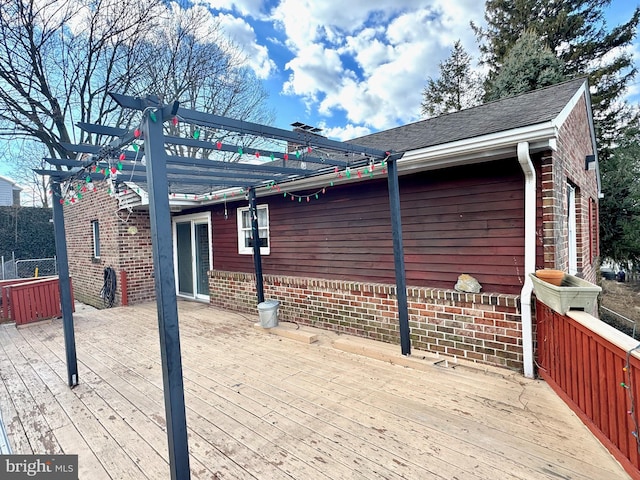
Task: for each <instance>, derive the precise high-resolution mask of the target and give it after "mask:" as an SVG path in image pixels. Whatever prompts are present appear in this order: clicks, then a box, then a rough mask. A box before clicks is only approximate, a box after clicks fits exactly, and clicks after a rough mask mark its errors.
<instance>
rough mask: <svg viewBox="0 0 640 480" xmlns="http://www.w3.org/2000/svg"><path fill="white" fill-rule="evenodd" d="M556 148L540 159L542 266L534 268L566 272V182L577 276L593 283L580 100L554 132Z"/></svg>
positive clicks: (591, 179) (586, 141)
mask: <svg viewBox="0 0 640 480" xmlns="http://www.w3.org/2000/svg"><path fill="white" fill-rule="evenodd" d="M557 145H558V148H557V150H556V151H554V152H553V153H552V156H549V155H547V156H544V157H543V158H542V169H541V175H542V208H543V232H542V235H543V245H544V247H543V248H544V265H538V266H537V267H538V268H557V269H560V270H564V271H567V270H568V262H569V256H568V250H569V248H568V230H567V214H568V213H567V195H568V194H567V183H568V182H570V183H571V184H573V185H574V186H575V187H576V213H577V215H576V217H577V218H576V223H577V225H576V227H577V257H578V276H580V277H582V278H584V279H585V280H587V281H590V282H592V283H595V282H596V268H597V258H596V255H595V254H597V248H594V243H595V242H597V238H596V239H594V238H593V237H594V236H595V235H597V231H595V229H594V228H590V227H593V224H594V218H595V217H597V212H596V211H594V212H592V214H591V217H590V207H589V204H590V203H591V204H592V207H591V211H593V210H594V209H595V210H597V204H598V201H597V199H598V191H597V181H596V172H595V171H591V170H585V157H586V156H587V155H591V154H593V153H594V152H593V145H592V143H591V134H590V131H589V123H588V117H587V108H586V102H585V99H584V97H583V98H582V99H581V100H580V101H579V102H578V103H577V104H576V105H575V107H574V108H573V110H572V111H571V113H570V114H569V116H568V117H567V119H566V120H565V122H564V123H563V124H562V127H561V128H560V131H559V133H558V141H557Z"/></svg>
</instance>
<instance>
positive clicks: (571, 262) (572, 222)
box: [567, 183, 578, 275]
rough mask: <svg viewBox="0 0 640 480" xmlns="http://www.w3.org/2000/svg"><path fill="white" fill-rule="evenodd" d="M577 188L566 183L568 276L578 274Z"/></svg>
mask: <svg viewBox="0 0 640 480" xmlns="http://www.w3.org/2000/svg"><path fill="white" fill-rule="evenodd" d="M577 201H578V187H576V186H575V185H573V184H571V183H567V247H568V250H567V266H568V271H569V275H576V274H577V273H578V212H577V208H578V203H577Z"/></svg>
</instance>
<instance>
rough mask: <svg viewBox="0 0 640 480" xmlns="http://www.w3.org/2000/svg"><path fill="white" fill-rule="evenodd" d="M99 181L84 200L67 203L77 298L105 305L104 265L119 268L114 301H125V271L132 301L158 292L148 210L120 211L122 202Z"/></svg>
mask: <svg viewBox="0 0 640 480" xmlns="http://www.w3.org/2000/svg"><path fill="white" fill-rule="evenodd" d="M96 187H97V191H96V192H87V193H85V194H84V195H83V197H82V199H81V200H78V201H76V202H75V203H73V204H69V205H65V206H64V218H65V230H66V239H67V251H68V256H69V273H70V275H71V277H72V278H73V287H74V295H75V298H76V300H78V301H80V302H82V303H86V304H88V305H93V306H95V307H99V308H100V307H102V306H103V301H102V298H101V297H100V290H101V289H102V286H103V283H104V269H105V268H106V267H112V268H113V269H114V270H115V271H116V274H117V290H116V301H115V304H116V305H120V304H121V302H122V285H121V282H120V280H121V272H123V271H125V272H126V275H127V296H128V301H129V303H136V302H142V301H146V300H151V299H153V298H155V290H154V285H153V277H152V271H153V257H152V253H151V229H150V225H149V215H148V213H147V212H137V213H132V214H131V215H129V213H128V212H127V211H126V210H124V211H118V202H117V200H116V199H115V198H113V197H111V196H110V195H109V194H108V193H107V189H108V185H107V184H106V182H99V183H96ZM94 220H97V221H98V222H99V226H100V258H94V257H93V230H92V225H91V222H92V221H94Z"/></svg>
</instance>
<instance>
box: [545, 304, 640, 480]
mask: <svg viewBox="0 0 640 480" xmlns="http://www.w3.org/2000/svg"><path fill="white" fill-rule="evenodd" d="M536 321H537V327H536V328H537V344H538V345H537V348H538V351H537V359H538V366H539V370H538V373H539V375H540V376H541V377H542V378H543V379H544V380H546V381H547V383H548V384H549V385H550V386H551V387H552V388H553V389H554V390H555V391H556V393H558V395H560V397H561V398H562V399H563V400H564V401H565V402H566V403H567V404H568V405H569V406H570V407H571V408H572V409H573V411H574V412H575V413H576V414H577V415H578V416H579V417H580V418H581V419H582V421H583V422H584V423H585V425H586V426H587V427H589V429H590V430H591V431H592V432H593V434H594V435H595V436H596V437H598V439H599V440H600V441H601V442H602V444H603V445H604V446H605V447H607V449H609V451H610V452H611V453H612V454H613V455H614V456H615V457H616V459H617V460H618V461H619V462H620V464H621V465H622V466H623V467H624V469H625V470H626V471H627V472H628V473H629V475H631V477H632V478H634V479H636V480H638V479H640V454H639V447H640V443H639V439H638V435H640V432H639V431H638V429H639V428H640V427H639V425H638V418H639V417H640V412H639V411H638V409H640V403H639V402H640V345H639V344H638V341H636V340H634V339H632V338H631V337H629V336H628V335H625V334H624V333H622V332H620V331H618V330H616V329H614V328H613V327H610V326H609V325H607V324H605V323H604V322H602V321H600V320H598V319H597V318H594V317H592V316H591V315H588V314H586V313H585V312H579V311H569V312H568V313H567V315H560V314H558V313H556V312H554V311H553V310H551V309H550V308H549V307H548V306H546V305H545V304H543V303H541V302H539V301H538V302H537V303H536ZM636 348H638V349H637V350H636Z"/></svg>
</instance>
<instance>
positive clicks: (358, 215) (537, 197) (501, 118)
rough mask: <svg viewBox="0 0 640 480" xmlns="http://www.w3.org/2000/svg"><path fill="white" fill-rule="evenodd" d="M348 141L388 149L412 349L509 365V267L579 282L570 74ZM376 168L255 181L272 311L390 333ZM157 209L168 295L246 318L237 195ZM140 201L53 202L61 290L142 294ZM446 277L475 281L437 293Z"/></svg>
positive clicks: (147, 248) (518, 295)
mask: <svg viewBox="0 0 640 480" xmlns="http://www.w3.org/2000/svg"><path fill="white" fill-rule="evenodd" d="M352 142H353V143H356V144H360V145H363V146H369V147H375V148H380V149H385V150H387V149H393V150H394V151H397V152H405V154H404V156H403V157H402V158H401V159H400V160H398V163H397V165H398V170H399V173H400V200H401V220H402V231H403V237H404V258H405V269H406V278H407V284H408V301H409V321H410V326H411V341H412V345H413V347H414V348H417V349H421V350H427V351H431V352H439V353H442V354H446V355H450V356H456V357H459V358H465V359H469V360H474V361H479V362H483V363H488V364H495V365H501V366H506V367H509V368H514V369H522V368H523V366H524V369H525V373H527V362H529V363H531V364H532V360H531V352H530V351H529V350H530V349H531V348H532V340H531V334H532V332H531V327H532V324H531V323H532V320H531V307H530V306H529V301H530V295H529V293H530V290H529V286H528V285H529V283H530V282H527V284H525V279H526V275H525V271H533V270H534V269H537V268H545V267H546V268H558V269H561V270H564V271H565V272H569V273H572V274H576V275H578V276H581V277H583V278H585V279H586V280H588V281H591V282H595V279H596V262H597V257H598V198H599V194H600V187H599V172H598V163H597V155H596V145H595V135H594V128H593V120H592V115H591V107H590V98H589V90H588V85H587V83H586V80H583V79H578V80H572V81H568V82H565V83H562V84H558V85H555V86H552V87H548V88H545V89H541V90H537V91H534V92H529V93H526V94H523V95H519V96H517V97H513V98H508V99H503V100H500V101H496V102H492V103H489V104H486V105H482V106H478V107H474V108H470V109H468V110H463V111H460V112H456V113H452V114H448V115H443V116H440V117H437V118H433V119H428V120H424V121H420V122H416V123H412V124H409V125H405V126H402V127H398V128H394V129H391V130H387V131H383V132H379V133H376V134H373V135H369V136H366V137H362V138H358V139H354V140H353V141H352ZM385 173H386V172H385V168H384V165H380V164H378V165H375V166H374V168H373V169H372V168H371V167H362V168H358V169H354V170H353V171H348V172H347V171H338V172H336V173H331V174H325V175H319V176H315V177H310V178H306V179H304V180H299V181H294V182H291V183H283V184H280V185H278V186H270V187H267V188H262V189H258V190H257V193H258V204H259V205H258V209H259V215H258V217H259V219H258V220H259V224H260V230H259V233H260V242H261V252H262V266H263V271H264V285H265V296H266V297H267V298H275V299H278V300H280V302H281V311H280V314H281V317H280V318H281V320H288V321H295V322H297V323H301V324H307V325H313V326H316V327H320V328H325V329H331V330H336V331H339V332H343V333H348V334H353V335H359V336H363V337H368V338H373V339H377V340H382V341H385V342H391V343H398V342H399V336H398V331H399V327H398V320H397V304H396V301H395V272H394V257H393V246H392V231H391V223H390V207H389V197H388V188H387V179H386V175H385ZM170 204H171V207H172V211H173V212H174V213H173V216H172V222H173V232H174V261H175V265H176V289H177V291H178V294H179V295H180V296H183V297H186V298H194V299H200V300H203V301H208V302H210V303H211V304H213V305H217V306H220V307H224V308H228V309H232V310H237V311H242V312H247V313H251V314H254V315H255V314H256V295H255V275H254V273H253V272H254V264H253V259H252V243H251V238H250V229H249V228H248V227H249V223H248V220H249V218H248V211H247V201H246V200H245V198H244V196H243V195H242V193H241V191H240V193H239V189H236V190H235V191H233V190H228V191H226V194H223V193H222V192H219V193H218V194H215V195H214V194H213V193H212V194H210V195H202V194H201V193H200V194H198V195H190V194H183V192H181V193H179V194H176V193H174V194H172V195H171V198H170ZM147 208H148V199H147V198H146V194H145V192H144V188H141V186H136V185H130V188H128V189H127V191H122V192H121V193H120V194H119V195H118V197H117V198H114V197H112V196H108V195H107V193H106V187H102V188H100V189H99V191H98V192H97V193H90V194H87V195H85V196H84V197H83V199H82V201H81V202H79V203H78V205H68V206H65V221H66V226H67V239H68V245H69V258H70V270H71V275H72V277H73V278H74V291H75V294H76V297H77V298H79V299H80V300H82V301H85V302H89V303H94V304H98V303H99V302H100V299H99V297H98V295H99V291H100V287H101V280H102V272H103V269H104V268H105V267H107V266H111V267H113V268H114V269H115V270H116V271H118V272H119V273H120V272H123V271H124V272H126V277H127V278H126V282H127V284H126V290H127V292H126V295H127V298H128V301H129V302H130V303H131V302H138V301H144V300H149V299H152V298H153V297H154V290H153V278H152V270H153V262H152V258H151V238H150V228H149V217H148V213H147V211H146V209H147ZM118 217H119V218H118ZM461 274H469V275H472V276H473V277H475V278H476V279H477V280H478V281H479V282H480V284H481V285H482V292H481V293H479V294H465V293H460V292H457V291H455V290H453V287H454V285H455V283H456V280H457V279H458V276H459V275H461ZM121 295H122V285H119V286H118V294H117V301H120V300H121ZM255 316H256V317H257V315H255ZM523 327H524V328H523ZM533 330H534V331H535V325H533ZM527 355H528V358H529V359H528V360H527Z"/></svg>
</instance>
